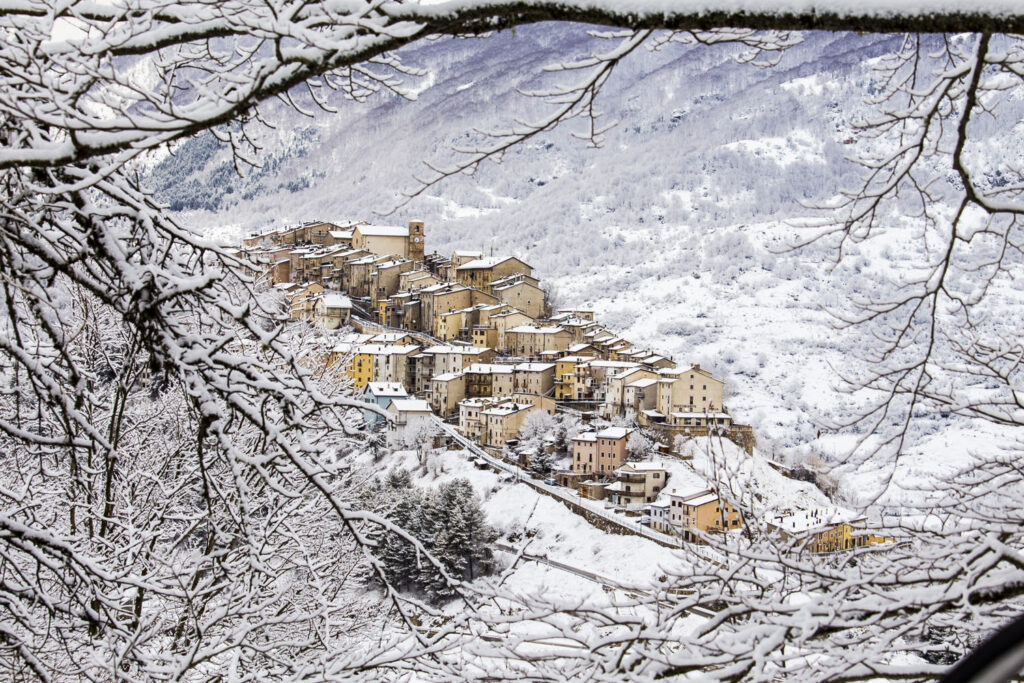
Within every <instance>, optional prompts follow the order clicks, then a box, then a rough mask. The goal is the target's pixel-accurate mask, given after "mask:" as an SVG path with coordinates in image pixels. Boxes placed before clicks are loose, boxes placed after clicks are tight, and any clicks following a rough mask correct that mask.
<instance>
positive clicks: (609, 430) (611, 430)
mask: <svg viewBox="0 0 1024 683" xmlns="http://www.w3.org/2000/svg"><path fill="white" fill-rule="evenodd" d="M633 431H634V430H632V429H630V428H628V427H605V428H604V429H602V430H601V431H599V432H598V433H597V438H599V439H621V438H623V437H626V436H629V435H630V433H632V432H633Z"/></svg>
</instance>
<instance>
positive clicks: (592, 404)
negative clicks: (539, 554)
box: [243, 221, 885, 553]
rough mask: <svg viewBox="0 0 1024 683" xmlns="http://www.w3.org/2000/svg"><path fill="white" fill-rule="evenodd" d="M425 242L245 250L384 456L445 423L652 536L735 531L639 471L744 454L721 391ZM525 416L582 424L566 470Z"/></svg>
mask: <svg viewBox="0 0 1024 683" xmlns="http://www.w3.org/2000/svg"><path fill="white" fill-rule="evenodd" d="M425 238H426V235H425V226H424V224H423V223H422V222H420V221H410V222H409V223H408V225H406V226H377V225H370V224H368V223H365V222H361V221H343V222H323V221H312V222H308V223H303V224H302V225H299V226H294V227H286V228H280V229H276V230H272V231H270V232H265V233H262V234H257V235H252V236H249V237H247V238H245V239H244V240H243V243H244V246H243V251H244V252H245V254H246V256H247V257H248V258H249V259H250V260H251V261H253V262H255V263H257V264H259V266H260V267H261V269H262V271H263V273H265V276H266V278H267V279H268V280H269V284H270V285H271V286H273V287H274V288H276V289H277V290H279V291H280V292H281V293H282V294H283V295H284V297H285V300H286V301H287V305H288V308H289V314H290V317H291V318H292V319H293V320H296V321H305V322H307V323H312V324H314V325H316V326H318V327H320V328H322V329H324V330H331V331H334V332H333V333H332V334H333V335H334V339H333V340H332V347H331V350H330V353H329V354H328V355H327V358H326V359H325V363H326V365H327V367H329V368H331V369H333V370H334V371H335V373H336V375H337V376H339V377H343V378H344V379H345V380H346V381H350V382H351V384H352V387H353V389H354V390H355V392H356V393H357V395H359V396H361V397H362V399H363V401H364V402H365V403H368V404H373V405H374V406H376V407H377V408H380V409H383V410H384V411H386V412H387V413H388V414H389V416H390V419H384V418H383V417H382V416H381V415H380V414H379V413H378V412H376V411H372V410H367V411H364V413H365V414H364V419H365V421H366V423H367V425H368V426H369V427H371V428H376V429H382V430H384V431H385V432H386V434H387V438H388V440H389V441H390V442H391V443H392V444H402V443H406V444H412V443H414V442H416V441H417V440H419V441H422V440H424V439H430V438H432V437H435V436H436V435H437V428H436V426H437V424H438V423H439V421H446V422H448V423H452V424H453V425H456V424H457V430H458V433H459V434H460V435H461V436H462V437H464V438H465V439H467V440H468V441H469V442H472V444H473V446H474V447H476V448H479V449H482V450H483V451H486V452H487V453H489V454H492V455H493V456H494V457H497V458H502V459H504V460H506V461H510V462H514V463H516V464H517V465H518V466H521V467H524V468H528V469H531V470H532V471H533V472H536V473H538V474H540V475H541V476H547V477H548V478H547V479H546V480H545V482H544V483H545V484H547V485H550V486H556V485H557V486H559V487H566V488H568V489H572V490H575V491H576V492H578V495H579V497H580V498H581V499H589V500H592V501H602V502H603V503H604V505H605V506H606V507H608V508H611V509H613V510H616V511H617V512H620V513H622V514H623V515H630V516H638V517H639V518H640V520H641V521H642V522H643V523H644V524H645V525H646V526H648V527H649V528H650V529H653V530H655V531H657V532H659V533H660V534H664V535H666V536H671V537H674V538H677V539H681V540H682V541H688V542H699V541H700V539H701V538H702V537H704V536H705V535H706V534H709V533H723V532H728V531H738V530H740V529H742V526H743V520H742V518H741V516H740V514H739V513H738V512H737V511H736V510H734V509H733V508H732V507H731V506H730V505H729V504H728V503H727V502H725V501H724V500H721V499H720V498H719V496H718V494H717V493H716V491H715V490H714V488H713V487H711V486H709V485H708V484H707V482H705V481H702V480H700V481H696V482H695V481H693V480H692V479H689V480H687V482H686V483H687V485H685V486H677V485H676V482H672V484H673V486H672V487H670V486H669V480H670V478H675V477H674V471H673V469H672V468H671V467H668V466H666V465H663V464H655V463H654V462H651V461H649V457H650V455H651V454H654V453H658V454H664V455H672V447H671V445H672V444H677V443H679V442H680V441H681V440H685V439H688V438H692V437H699V436H707V435H709V434H715V435H717V436H721V437H722V438H725V439H728V440H730V441H732V442H734V443H735V444H737V445H738V446H739V447H740V448H741V449H743V450H744V451H746V452H747V453H748V454H750V453H752V452H753V448H754V435H753V431H752V430H751V428H750V427H749V426H746V425H741V424H737V423H735V422H734V420H733V417H732V416H731V414H730V413H729V411H728V409H727V407H726V406H725V405H724V403H723V389H724V386H725V385H724V382H723V381H722V380H721V379H720V378H717V377H714V376H713V375H712V374H711V373H709V372H708V371H707V370H705V369H703V368H701V367H700V366H699V365H685V364H683V365H681V364H677V363H676V362H675V361H674V360H673V359H671V358H668V357H665V356H663V355H660V354H658V353H655V352H653V351H651V350H650V349H643V348H638V347H637V346H635V345H634V344H632V343H631V342H629V341H628V340H626V339H623V338H621V337H619V336H618V335H616V334H615V333H614V332H613V331H611V330H609V329H607V328H605V327H604V326H602V325H601V324H600V322H599V321H597V320H596V319H595V316H594V313H593V312H592V311H584V310H557V311H553V310H551V306H550V305H549V302H548V295H547V292H546V291H545V289H544V288H543V287H542V286H541V284H540V281H539V279H538V278H537V277H536V276H535V275H534V273H533V268H532V267H531V266H530V265H529V264H528V263H526V262H525V261H523V260H522V259H520V258H517V257H515V256H510V255H502V256H495V255H492V254H485V253H482V252H477V251H469V250H457V251H454V252H453V253H452V254H451V256H443V255H440V254H437V253H432V254H426V253H425V249H424V247H425ZM539 413H544V414H546V415H548V416H552V417H553V416H556V415H557V414H560V413H561V414H565V413H570V414H572V415H576V416H579V417H580V419H581V420H582V422H583V423H584V424H586V425H589V429H588V428H587V427H583V429H582V431H578V432H577V433H574V434H571V435H568V437H567V438H566V439H565V442H566V443H565V444H564V450H565V456H566V457H565V458H564V460H563V463H564V464H565V466H564V467H561V468H551V467H548V466H547V463H548V455H549V453H550V452H552V451H554V450H557V449H558V446H557V444H555V443H552V442H553V441H554V439H553V438H548V439H546V440H543V441H542V443H540V444H537V443H529V444H526V443H521V439H520V436H521V434H522V433H523V432H524V430H525V429H527V425H528V424H529V423H530V420H531V419H533V420H534V421H535V422H536V421H537V418H531V417H530V416H531V415H532V414H539ZM403 440H404V441H403ZM664 444H668V445H664ZM645 451H646V452H645ZM542 463H543V464H542ZM771 521H772V526H773V527H774V528H776V529H777V530H778V532H779V533H780V534H782V535H783V537H788V538H796V537H801V536H802V537H805V538H806V539H807V546H808V547H809V549H810V551H811V552H819V553H829V552H841V551H847V550H851V549H854V548H855V547H861V546H866V545H870V544H876V543H880V542H882V541H883V540H885V539H880V538H878V537H875V536H871V535H870V534H867V533H864V532H863V531H859V530H861V529H862V528H863V522H864V520H863V518H860V517H857V516H856V515H853V514H852V513H850V512H849V511H846V510H842V509H840V508H829V509H814V510H787V511H786V514H781V515H776V516H774V517H773V519H772V520H771Z"/></svg>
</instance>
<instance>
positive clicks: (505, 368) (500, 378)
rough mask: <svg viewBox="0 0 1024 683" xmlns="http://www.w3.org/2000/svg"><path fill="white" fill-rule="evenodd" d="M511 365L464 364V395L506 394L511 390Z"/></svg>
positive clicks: (512, 385) (472, 396)
mask: <svg viewBox="0 0 1024 683" xmlns="http://www.w3.org/2000/svg"><path fill="white" fill-rule="evenodd" d="M513 372H514V370H513V366H511V365H497V364H493V363H491V364H488V363H473V364H470V365H468V366H466V368H465V370H463V373H464V374H465V375H466V396H469V397H470V398H474V397H478V396H508V395H509V394H511V393H512V392H513V387H514V384H513Z"/></svg>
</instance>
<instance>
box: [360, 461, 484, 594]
mask: <svg viewBox="0 0 1024 683" xmlns="http://www.w3.org/2000/svg"><path fill="white" fill-rule="evenodd" d="M362 495H363V497H364V503H365V504H366V505H367V506H369V507H371V508H373V507H376V508H377V509H378V510H379V511H380V513H381V514H383V515H385V516H386V517H387V518H388V519H389V520H391V521H392V522H394V523H395V524H396V525H398V526H400V527H401V528H402V529H405V530H406V531H409V532H411V533H413V534H415V536H416V537H417V538H418V539H419V540H420V541H421V542H422V544H423V548H425V549H426V550H427V551H428V552H430V553H431V554H432V555H433V556H434V557H435V558H436V559H437V561H438V562H439V563H440V567H439V566H436V565H434V564H432V563H431V562H429V561H427V559H426V557H425V556H424V555H423V554H422V552H423V549H421V548H416V547H415V546H413V545H412V544H410V543H409V542H408V540H407V539H406V538H403V537H402V536H400V535H398V534H395V533H384V534H382V538H380V540H379V543H378V550H377V551H376V554H377V556H378V557H380V558H381V561H382V562H383V563H384V566H385V568H386V570H387V572H386V574H387V576H388V580H389V581H390V582H391V584H392V585H393V586H395V587H397V588H399V589H400V590H403V591H411V592H414V593H419V594H422V595H424V596H425V597H426V598H427V599H428V600H430V601H431V602H435V603H437V602H444V601H447V600H450V599H452V598H454V597H458V592H457V591H456V590H455V587H454V585H453V583H452V579H455V580H457V581H471V580H473V579H475V578H478V577H480V576H486V575H487V574H489V573H490V572H491V571H493V569H494V560H493V549H492V547H491V546H492V544H493V543H494V541H495V539H496V534H495V532H494V530H493V529H492V528H491V527H490V526H489V525H488V524H487V522H486V520H485V519H484V513H483V510H482V509H481V508H480V499H479V498H478V497H477V495H476V492H475V491H474V490H473V486H472V485H471V484H470V483H469V482H468V481H466V480H465V479H456V480H454V481H451V482H448V483H445V484H441V485H440V486H439V487H438V488H437V489H434V490H429V491H423V490H421V489H418V488H416V487H415V486H414V485H413V484H412V481H411V479H410V477H409V473H408V472H405V471H404V470H395V471H392V472H390V473H389V474H388V476H387V477H385V478H384V479H383V480H382V481H376V482H374V484H373V485H372V486H370V487H369V488H368V490H367V491H364V492H363V493H362ZM442 568H443V571H442Z"/></svg>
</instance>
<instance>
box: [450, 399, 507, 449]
mask: <svg viewBox="0 0 1024 683" xmlns="http://www.w3.org/2000/svg"><path fill="white" fill-rule="evenodd" d="M510 401H511V399H510V398H508V397H504V398H502V397H498V398H495V397H491V396H478V397H470V398H466V399H463V400H461V401H459V404H458V405H459V431H460V432H462V434H463V435H464V436H465V437H466V438H467V439H469V440H470V441H475V442H476V443H481V441H482V440H483V434H484V423H485V421H486V418H485V416H484V414H483V413H484V411H485V410H489V409H490V408H493V407H495V406H498V405H501V404H502V403H508V402H510Z"/></svg>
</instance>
